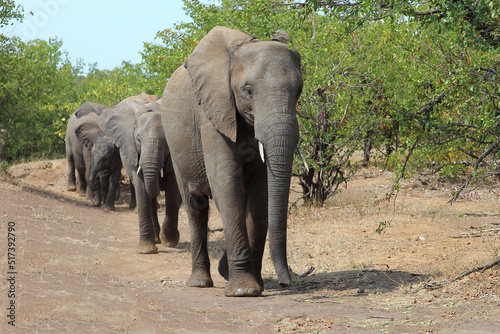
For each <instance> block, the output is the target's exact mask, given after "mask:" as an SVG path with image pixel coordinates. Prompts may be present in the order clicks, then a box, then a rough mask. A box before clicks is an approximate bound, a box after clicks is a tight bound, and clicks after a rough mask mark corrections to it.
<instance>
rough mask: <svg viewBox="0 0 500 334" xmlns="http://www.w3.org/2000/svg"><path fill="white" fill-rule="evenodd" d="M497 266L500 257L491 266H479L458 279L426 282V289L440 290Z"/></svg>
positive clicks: (457, 277)
mask: <svg viewBox="0 0 500 334" xmlns="http://www.w3.org/2000/svg"><path fill="white" fill-rule="evenodd" d="M497 265H500V257H498V258H497V259H496V260H495V261H493V262H491V263H489V264H485V265H482V266H477V267H475V268H472V269H469V270H467V271H466V272H464V273H462V274H460V275H458V276H456V277H453V278H451V279H449V280H446V281H441V282H435V283H429V281H430V279H429V281H427V282H425V284H424V288H425V289H427V290H434V289H439V288H441V287H443V286H444V285H446V284H449V283H451V282H454V281H457V280H459V279H461V278H463V277H465V276H467V275H470V274H472V273H473V272H476V271H481V272H484V271H485V270H487V269H490V268H492V267H494V266H497Z"/></svg>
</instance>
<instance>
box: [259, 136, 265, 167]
mask: <svg viewBox="0 0 500 334" xmlns="http://www.w3.org/2000/svg"><path fill="white" fill-rule="evenodd" d="M259 154H260V158H261V160H262V162H264V163H265V162H266V159H265V158H264V145H262V143H261V142H260V141H259Z"/></svg>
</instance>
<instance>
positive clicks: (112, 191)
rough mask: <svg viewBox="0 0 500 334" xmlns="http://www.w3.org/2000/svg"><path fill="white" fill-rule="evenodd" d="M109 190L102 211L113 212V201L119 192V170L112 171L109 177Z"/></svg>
mask: <svg viewBox="0 0 500 334" xmlns="http://www.w3.org/2000/svg"><path fill="white" fill-rule="evenodd" d="M108 182H109V190H108V196H106V198H105V201H106V202H105V203H104V210H105V211H114V210H115V199H116V193H117V192H118V191H119V190H120V188H119V182H120V170H117V171H113V172H112V173H111V175H110V177H109V181H108Z"/></svg>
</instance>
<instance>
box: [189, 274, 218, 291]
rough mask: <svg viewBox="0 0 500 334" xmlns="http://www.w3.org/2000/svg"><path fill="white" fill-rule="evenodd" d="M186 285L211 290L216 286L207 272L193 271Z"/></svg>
mask: <svg viewBox="0 0 500 334" xmlns="http://www.w3.org/2000/svg"><path fill="white" fill-rule="evenodd" d="M186 284H187V285H188V286H190V287H194V288H211V287H213V286H214V282H213V281H212V277H210V273H207V272H205V271H202V270H199V271H193V273H192V274H191V276H189V279H188V280H187V282H186Z"/></svg>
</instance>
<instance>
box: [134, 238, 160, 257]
mask: <svg viewBox="0 0 500 334" xmlns="http://www.w3.org/2000/svg"><path fill="white" fill-rule="evenodd" d="M137 253H138V254H156V253H158V247H156V246H155V244H154V243H152V242H151V241H150V240H141V241H139V246H138V249H137Z"/></svg>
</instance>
